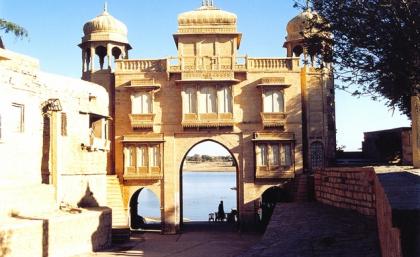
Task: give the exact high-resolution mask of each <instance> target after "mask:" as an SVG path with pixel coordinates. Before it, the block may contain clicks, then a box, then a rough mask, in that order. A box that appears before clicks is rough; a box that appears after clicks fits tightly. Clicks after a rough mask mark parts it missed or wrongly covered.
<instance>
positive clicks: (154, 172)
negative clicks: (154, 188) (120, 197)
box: [124, 166, 162, 180]
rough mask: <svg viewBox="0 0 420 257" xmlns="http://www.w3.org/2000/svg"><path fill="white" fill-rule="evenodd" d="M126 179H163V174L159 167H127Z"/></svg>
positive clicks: (125, 171)
mask: <svg viewBox="0 0 420 257" xmlns="http://www.w3.org/2000/svg"><path fill="white" fill-rule="evenodd" d="M124 179H126V180H129V179H149V180H157V179H162V172H161V169H160V167H158V166H143V167H126V168H125V170H124Z"/></svg>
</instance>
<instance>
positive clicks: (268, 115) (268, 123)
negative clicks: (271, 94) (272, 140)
mask: <svg viewBox="0 0 420 257" xmlns="http://www.w3.org/2000/svg"><path fill="white" fill-rule="evenodd" d="M286 117H287V115H286V113H283V112H262V113H261V120H262V123H263V126H264V128H277V127H284V125H285V124H286Z"/></svg>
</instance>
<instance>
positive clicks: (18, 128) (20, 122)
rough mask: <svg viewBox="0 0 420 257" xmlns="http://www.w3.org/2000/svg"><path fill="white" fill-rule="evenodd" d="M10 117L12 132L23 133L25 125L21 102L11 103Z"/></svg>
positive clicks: (23, 107)
mask: <svg viewBox="0 0 420 257" xmlns="http://www.w3.org/2000/svg"><path fill="white" fill-rule="evenodd" d="M10 117H11V124H12V129H13V132H16V133H23V132H24V127H25V123H24V122H25V106H24V105H23V104H17V103H13V104H12V108H11V115H10Z"/></svg>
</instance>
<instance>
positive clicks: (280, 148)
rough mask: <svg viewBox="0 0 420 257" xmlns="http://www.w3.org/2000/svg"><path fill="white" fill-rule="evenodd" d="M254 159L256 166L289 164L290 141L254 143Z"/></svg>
mask: <svg viewBox="0 0 420 257" xmlns="http://www.w3.org/2000/svg"><path fill="white" fill-rule="evenodd" d="M256 160H257V166H258V167H267V168H269V167H279V166H284V167H288V166H291V165H292V147H291V143H259V144H257V145H256Z"/></svg>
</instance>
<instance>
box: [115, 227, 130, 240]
mask: <svg viewBox="0 0 420 257" xmlns="http://www.w3.org/2000/svg"><path fill="white" fill-rule="evenodd" d="M130 234H131V232H130V228H129V227H128V226H125V227H118V228H113V229H112V242H113V243H123V242H126V241H128V240H130Z"/></svg>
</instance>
